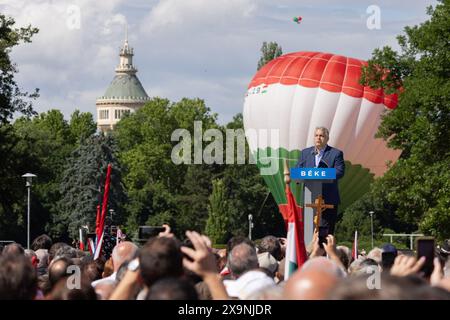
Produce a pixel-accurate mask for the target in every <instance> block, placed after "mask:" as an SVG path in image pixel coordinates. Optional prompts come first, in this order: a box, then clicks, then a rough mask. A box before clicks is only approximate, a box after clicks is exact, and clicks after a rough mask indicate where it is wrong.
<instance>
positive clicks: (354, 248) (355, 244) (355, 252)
mask: <svg viewBox="0 0 450 320" xmlns="http://www.w3.org/2000/svg"><path fill="white" fill-rule="evenodd" d="M352 258H353V260H358V230H356V231H355V239H354V240H353V246H352Z"/></svg>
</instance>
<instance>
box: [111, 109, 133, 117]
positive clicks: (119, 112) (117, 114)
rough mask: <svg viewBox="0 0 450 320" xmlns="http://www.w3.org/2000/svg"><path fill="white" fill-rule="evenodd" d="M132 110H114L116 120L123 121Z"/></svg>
mask: <svg viewBox="0 0 450 320" xmlns="http://www.w3.org/2000/svg"><path fill="white" fill-rule="evenodd" d="M129 112H130V110H127V109H116V110H114V119H121V118H122V117H123V115H124V114H125V113H129Z"/></svg>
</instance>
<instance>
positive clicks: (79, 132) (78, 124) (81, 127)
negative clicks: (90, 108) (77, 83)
mask: <svg viewBox="0 0 450 320" xmlns="http://www.w3.org/2000/svg"><path fill="white" fill-rule="evenodd" d="M69 127H70V133H71V135H72V137H73V139H74V141H76V142H77V143H78V144H80V143H81V142H82V141H84V140H85V139H86V138H88V137H90V136H91V135H93V134H94V133H95V131H96V130H97V125H96V123H95V121H94V117H93V116H92V113H90V112H80V110H78V109H76V110H75V111H74V112H73V113H72V115H71V116H70V123H69Z"/></svg>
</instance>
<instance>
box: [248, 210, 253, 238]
mask: <svg viewBox="0 0 450 320" xmlns="http://www.w3.org/2000/svg"><path fill="white" fill-rule="evenodd" d="M252 221H253V215H252V214H249V215H248V238H249V239H250V240H252V228H253V222H252Z"/></svg>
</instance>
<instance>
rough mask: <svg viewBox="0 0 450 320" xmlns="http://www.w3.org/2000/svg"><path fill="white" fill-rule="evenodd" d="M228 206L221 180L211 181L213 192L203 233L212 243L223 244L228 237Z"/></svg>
mask: <svg viewBox="0 0 450 320" xmlns="http://www.w3.org/2000/svg"><path fill="white" fill-rule="evenodd" d="M228 209H229V204H228V201H227V200H226V194H225V186H224V184H223V181H222V180H221V179H217V180H213V191H212V193H211V195H210V197H209V205H208V212H209V216H208V220H207V221H206V228H205V233H206V234H207V235H208V237H210V239H211V241H212V242H213V243H224V242H225V241H226V239H227V236H228V225H229V212H228V211H229V210H228Z"/></svg>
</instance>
